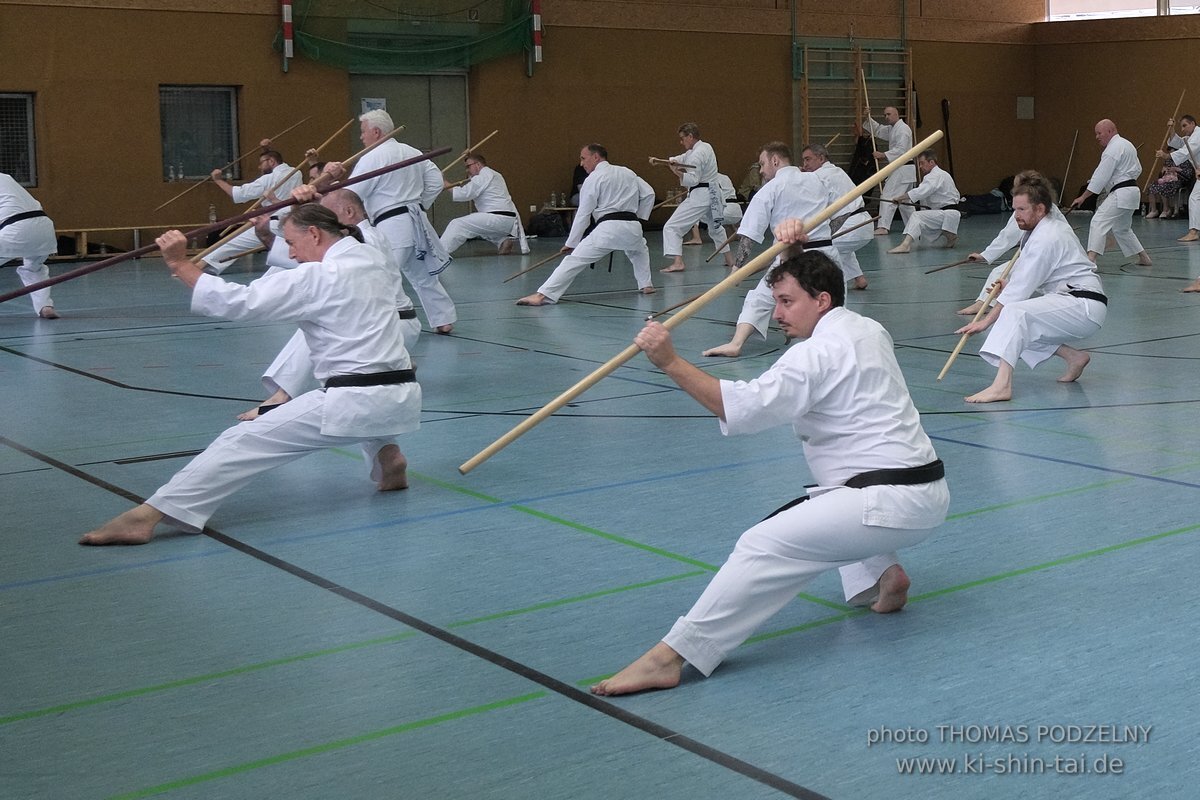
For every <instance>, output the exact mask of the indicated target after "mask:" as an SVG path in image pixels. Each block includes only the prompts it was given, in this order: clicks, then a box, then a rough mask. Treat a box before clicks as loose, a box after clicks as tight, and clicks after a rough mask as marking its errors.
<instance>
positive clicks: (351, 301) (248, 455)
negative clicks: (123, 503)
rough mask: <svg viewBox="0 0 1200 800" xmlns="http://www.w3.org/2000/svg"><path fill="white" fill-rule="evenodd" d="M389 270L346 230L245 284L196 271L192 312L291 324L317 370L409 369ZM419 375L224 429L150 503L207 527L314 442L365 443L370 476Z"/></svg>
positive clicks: (335, 393)
mask: <svg viewBox="0 0 1200 800" xmlns="http://www.w3.org/2000/svg"><path fill="white" fill-rule="evenodd" d="M394 284H395V278H394V276H393V274H391V273H390V272H389V270H388V268H387V266H386V263H385V261H384V259H383V257H382V256H381V255H380V254H379V252H378V251H377V250H375V248H373V247H368V246H367V245H364V244H361V243H359V242H358V241H356V240H354V239H353V238H350V237H347V238H345V239H342V240H341V241H339V242H337V243H335V244H334V245H333V246H332V247H330V249H329V250H328V252H327V253H326V255H325V258H324V259H323V260H322V261H320V262H313V263H307V264H302V265H301V266H300V267H299V268H297V269H292V270H277V271H275V272H273V273H271V274H270V275H265V276H263V277H262V278H259V279H258V280H256V281H254V282H252V283H250V284H249V285H248V286H241V285H238V284H235V283H227V282H225V281H223V280H221V279H220V278H218V277H216V276H214V275H202V276H201V277H200V280H199V282H198V283H197V284H196V286H195V288H194V289H193V290H192V311H194V312H196V313H199V314H206V315H208V316H214V317H222V318H224V319H232V320H267V321H272V322H295V323H298V324H299V326H300V329H301V330H302V331H303V332H304V336H305V338H306V339H307V341H308V346H309V348H310V350H311V353H312V360H313V365H314V370H313V371H314V377H316V378H317V379H318V380H320V381H325V380H327V379H328V378H330V377H332V376H334V375H345V374H371V373H378V372H384V371H389V370H402V369H408V368H409V367H410V366H411V362H410V361H409V357H408V352H407V351H406V350H405V349H404V344H403V341H402V338H401V334H400V323H399V320H398V319H397V317H396V308H395V290H394V288H393V286H394ZM420 415H421V388H420V386H419V385H418V384H416V383H402V384H393V385H387V386H367V387H338V388H331V389H318V390H314V391H311V392H306V393H305V394H302V395H300V396H299V397H297V398H295V399H294V400H292V401H291V402H289V403H285V404H284V405H282V406H280V407H279V408H277V409H275V410H274V411H272V412H271V413H269V414H264V415H262V416H260V417H258V418H257V419H254V420H251V421H250V422H241V423H238V424H237V425H234V426H233V427H232V428H229V429H228V430H226V431H225V432H224V433H222V434H221V435H220V436H218V437H217V439H216V441H214V442H213V443H212V444H210V445H209V446H208V447H207V448H206V449H205V450H204V452H203V453H201V454H200V455H198V456H196V457H195V458H194V459H192V461H191V462H190V463H189V464H188V465H187V466H186V467H184V468H183V469H182V470H180V471H179V472H178V473H176V475H175V476H174V477H173V478H171V480H170V481H169V482H168V483H167V484H166V485H165V486H163V487H162V488H160V489H159V490H158V491H157V492H155V493H154V495H153V496H152V497H151V498H150V499H149V500H147V501H146V502H147V503H148V504H149V505H150V506H152V507H154V508H155V509H157V510H159V511H160V512H162V513H163V514H164V515H166V516H167V518H168V519H170V520H171V521H173V522H174V523H176V524H177V525H179V526H181V527H183V528H184V529H186V530H191V531H198V530H200V529H202V528H203V527H204V525H205V524H206V523H207V521H208V519H209V517H210V516H212V514H213V512H214V511H215V510H216V508H217V507H218V506H219V505H220V504H221V502H222V501H223V500H224V499H225V498H227V497H228V496H229V495H231V494H233V492H235V491H237V490H238V489H239V488H241V487H242V486H244V485H245V483H246V482H247V481H248V480H249V479H251V478H252V477H254V476H255V475H258V474H259V473H261V472H265V471H267V470H269V469H271V468H272V467H276V466H280V465H282V464H285V463H288V462H290V461H294V460H295V459H297V458H300V457H302V456H305V455H307V454H309V453H311V452H314V451H316V450H322V449H325V448H329V447H347V446H350V445H353V444H356V443H361V444H362V447H363V453H364V455H365V456H366V460H367V464H368V465H369V467H370V469H371V473H372V478H373V479H375V480H379V479H380V478H381V477H382V476H381V474H380V471H379V468H378V464H377V462H376V456H377V455H378V453H379V451H380V450H381V449H382V448H383V447H385V446H386V445H388V444H393V443H394V441H393V438H394V437H395V436H396V435H398V434H401V433H406V432H408V431H412V430H415V429H416V428H417V427H418V425H419V424H420Z"/></svg>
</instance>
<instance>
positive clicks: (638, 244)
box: [538, 219, 690, 303]
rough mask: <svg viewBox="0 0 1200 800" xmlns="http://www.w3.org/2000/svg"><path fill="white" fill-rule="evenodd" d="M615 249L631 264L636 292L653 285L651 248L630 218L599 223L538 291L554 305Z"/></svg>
mask: <svg viewBox="0 0 1200 800" xmlns="http://www.w3.org/2000/svg"><path fill="white" fill-rule="evenodd" d="M689 227H690V226H689ZM615 250H620V251H622V252H623V253H625V257H626V258H628V259H629V261H630V263H631V264H633V277H634V279H635V280H637V285H638V288H639V289H644V288H646V287H647V286H653V285H654V283H653V281H652V280H651V278H650V249H649V248H648V247H646V239H645V237H643V236H642V223H640V222H638V221H637V220H632V219H629V220H625V219H610V220H607V221H605V222H601V223H600V224H599V225H597V226H596V229H595V230H593V231H592V232H591V233H589V234H588V235H587V236H585V237H583V240H582V241H581V242H580V243H579V244H578V245H577V246H576V247H575V249H574V250H572V251H571V254H570V255H568V256H567V257H566V258H564V259H563V260H562V263H560V264H559V265H558V266H557V267H556V268H555V270H554V272H552V273H551V274H550V277H549V278H547V279H546V282H545V283H543V284H542V285H541V287H540V288H539V289H538V292H539V293H541V294H543V295H545V296H546V298H547V299H548V300H550V301H552V302H555V303H557V302H558V299H559V298H560V297H562V296H563V294H564V293H565V292H566V291H567V288H568V287H570V285H571V281H573V280H575V277H576V276H577V275H579V273H580V272H582V271H583V270H584V269H586V268H587V266H588V265H589V264H593V263H595V262H597V261H599V260H600V259H602V258H604V257H605V256H606V255H608V254H609V253H611V252H613V251H615Z"/></svg>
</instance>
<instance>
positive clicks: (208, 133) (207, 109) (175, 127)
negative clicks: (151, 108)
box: [158, 85, 241, 181]
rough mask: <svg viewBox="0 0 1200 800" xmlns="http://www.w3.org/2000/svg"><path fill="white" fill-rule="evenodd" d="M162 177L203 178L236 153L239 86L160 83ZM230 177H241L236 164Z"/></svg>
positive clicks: (228, 160)
mask: <svg viewBox="0 0 1200 800" xmlns="http://www.w3.org/2000/svg"><path fill="white" fill-rule="evenodd" d="M158 104H159V116H160V118H161V121H162V177H163V180H164V181H170V180H183V179H185V178H186V179H189V180H200V179H202V178H206V177H208V175H209V173H210V172H212V170H213V169H214V168H215V167H221V166H224V165H225V164H228V163H229V162H230V161H233V160H234V158H236V157H237V150H238V141H237V88H236V87H234V86H165V85H164V86H159V87H158ZM230 171H231V177H232V178H233V179H235V180H237V179H240V178H241V173H240V170H239V167H238V165H237V164H234V165H233V166H232V167H230Z"/></svg>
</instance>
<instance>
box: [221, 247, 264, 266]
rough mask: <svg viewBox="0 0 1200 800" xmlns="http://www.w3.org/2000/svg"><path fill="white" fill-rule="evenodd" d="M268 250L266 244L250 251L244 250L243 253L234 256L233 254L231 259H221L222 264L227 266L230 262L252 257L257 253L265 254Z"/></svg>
mask: <svg viewBox="0 0 1200 800" xmlns="http://www.w3.org/2000/svg"><path fill="white" fill-rule="evenodd" d="M266 249H267V246H266V245H265V244H260V245H259V246H258V247H252V248H250V249H249V250H243V251H242V252H240V253H234V254H233V255H231V256H230V257H229V258H222V259H221V263H222V264H225V263H227V262H229V261H237V260H238V259H239V258H241V257H242V256H252V255H254V254H255V253H261V252H263V251H264V250H266Z"/></svg>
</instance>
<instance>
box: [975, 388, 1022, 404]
mask: <svg viewBox="0 0 1200 800" xmlns="http://www.w3.org/2000/svg"><path fill="white" fill-rule="evenodd" d="M964 399H965V400H966V401H967V402H968V403H1001V402H1003V401H1005V400H1012V389H996V388H993V387H991V386H989V387H988V388H986V389H984V390H983V391H982V392H976V393H975V394H973V395H971V396H970V397H966V398H964Z"/></svg>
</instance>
